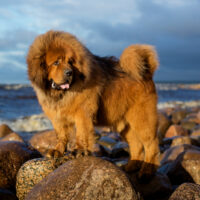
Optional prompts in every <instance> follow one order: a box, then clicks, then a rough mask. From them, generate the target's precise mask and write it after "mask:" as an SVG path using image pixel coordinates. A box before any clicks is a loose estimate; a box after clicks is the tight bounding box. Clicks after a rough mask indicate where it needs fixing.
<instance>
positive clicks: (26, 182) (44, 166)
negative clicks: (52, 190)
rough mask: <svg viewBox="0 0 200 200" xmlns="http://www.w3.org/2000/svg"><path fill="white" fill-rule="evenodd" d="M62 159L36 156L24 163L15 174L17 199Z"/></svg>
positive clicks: (52, 169)
mask: <svg viewBox="0 0 200 200" xmlns="http://www.w3.org/2000/svg"><path fill="white" fill-rule="evenodd" d="M64 161H65V160H64V158H63V157H61V158H58V159H48V158H37V159H32V160H29V161H27V162H26V163H24V164H23V165H22V167H21V168H20V170H19V172H18V174H17V181H16V192H17V197H18V198H19V200H23V199H24V198H25V196H26V194H27V193H28V192H29V191H30V190H31V189H32V188H33V187H34V186H35V185H36V184H37V183H39V182H40V181H41V180H42V179H43V178H45V177H46V176H47V175H48V174H49V173H51V172H52V171H54V170H55V169H56V168H57V167H58V166H59V165H61V164H62V163H63V162H64Z"/></svg>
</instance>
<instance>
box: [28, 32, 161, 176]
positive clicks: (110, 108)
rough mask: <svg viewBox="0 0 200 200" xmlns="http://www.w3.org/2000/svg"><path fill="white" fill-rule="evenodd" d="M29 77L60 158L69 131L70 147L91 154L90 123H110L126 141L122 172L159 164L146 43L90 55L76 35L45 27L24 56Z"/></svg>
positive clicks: (152, 63) (151, 58) (144, 171)
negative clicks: (112, 54) (114, 52)
mask: <svg viewBox="0 0 200 200" xmlns="http://www.w3.org/2000/svg"><path fill="white" fill-rule="evenodd" d="M27 65H28V76H29V79H30V81H31V83H32V86H33V88H34V90H35V92H36V94H37V97H38V100H39V103H40V104H41V106H42V109H43V111H44V112H45V114H46V115H47V116H48V118H49V119H50V120H51V122H52V125H53V127H54V129H55V131H56V133H57V136H58V141H59V142H58V144H57V146H56V150H54V151H51V152H50V153H49V154H50V155H51V156H60V155H63V153H64V152H65V148H66V145H67V143H68V142H70V138H71V136H72V135H73V136H74V138H75V145H74V148H75V149H81V150H83V151H84V152H92V151H93V145H94V126H95V125H101V126H102V125H103V126H110V127H112V128H113V129H114V130H115V131H117V132H119V133H120V134H121V136H122V137H123V138H124V139H125V140H126V141H127V142H128V144H129V149H130V158H129V162H128V164H127V165H126V166H125V170H126V171H132V170H138V169H139V170H140V171H139V176H142V175H148V174H152V173H153V172H154V171H155V168H156V166H158V165H159V159H158V155H159V147H158V138H157V133H156V132H157V94H156V89H155V85H154V82H153V80H152V77H153V74H154V71H155V70H156V69H157V66H158V59H157V54H156V52H155V50H154V48H153V47H152V46H150V45H131V46H129V47H127V48H126V49H125V50H124V51H123V52H122V54H121V56H120V59H119V60H118V59H116V58H115V57H99V56H96V55H94V54H92V53H91V52H90V51H89V50H88V49H87V48H86V47H85V46H84V45H83V44H82V43H81V42H80V41H79V40H78V39H77V38H76V37H75V36H73V35H72V34H70V33H67V32H61V31H53V30H51V31H48V32H47V33H45V34H42V35H39V36H38V37H36V39H35V40H34V42H33V44H32V45H31V46H30V48H29V51H28V55H27Z"/></svg>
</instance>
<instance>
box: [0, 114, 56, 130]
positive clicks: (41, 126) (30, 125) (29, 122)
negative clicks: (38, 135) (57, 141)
mask: <svg viewBox="0 0 200 200" xmlns="http://www.w3.org/2000/svg"><path fill="white" fill-rule="evenodd" d="M0 124H7V125H8V126H9V127H10V128H11V129H12V130H13V131H16V132H35V131H43V130H47V129H52V125H51V122H50V121H49V120H48V119H47V117H45V115H44V114H39V115H32V116H29V117H23V118H19V119H16V120H12V121H9V120H1V121H0Z"/></svg>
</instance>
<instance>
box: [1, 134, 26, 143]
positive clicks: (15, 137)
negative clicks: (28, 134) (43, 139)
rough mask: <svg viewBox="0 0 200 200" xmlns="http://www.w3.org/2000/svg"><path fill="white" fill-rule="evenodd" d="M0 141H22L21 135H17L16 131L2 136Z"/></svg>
mask: <svg viewBox="0 0 200 200" xmlns="http://www.w3.org/2000/svg"><path fill="white" fill-rule="evenodd" d="M0 141H18V142H24V140H23V139H22V137H21V136H20V135H18V134H17V133H14V132H12V133H9V134H8V135H6V136H4V137H3V138H2V139H0Z"/></svg>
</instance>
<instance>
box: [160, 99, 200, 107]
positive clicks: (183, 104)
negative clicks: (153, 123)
mask: <svg viewBox="0 0 200 200" xmlns="http://www.w3.org/2000/svg"><path fill="white" fill-rule="evenodd" d="M175 107H180V108H192V107H200V100H199V101H187V102H183V101H170V102H164V103H158V109H163V108H175Z"/></svg>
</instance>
